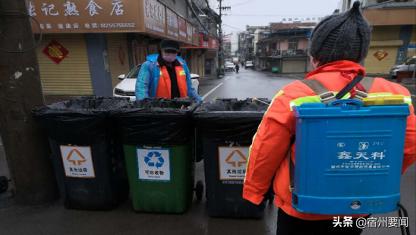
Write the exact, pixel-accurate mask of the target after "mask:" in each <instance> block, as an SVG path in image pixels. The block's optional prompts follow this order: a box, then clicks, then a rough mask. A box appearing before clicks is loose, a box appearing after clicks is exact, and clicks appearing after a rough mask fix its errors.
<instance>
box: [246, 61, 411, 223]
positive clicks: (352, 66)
mask: <svg viewBox="0 0 416 235" xmlns="http://www.w3.org/2000/svg"><path fill="white" fill-rule="evenodd" d="M359 73H360V74H365V69H364V68H363V67H362V66H361V65H359V64H357V63H354V62H351V61H346V60H343V61H335V62H332V63H329V64H326V65H323V66H321V67H319V68H317V69H316V70H314V71H312V72H310V73H309V74H307V76H306V79H316V80H318V81H319V82H321V83H322V84H323V85H324V86H325V87H326V88H327V89H328V90H329V91H333V92H339V91H340V90H341V89H342V88H343V87H344V86H346V85H347V84H348V83H349V82H350V81H351V80H352V79H354V77H356V76H357V74H359ZM366 92H367V93H368V94H369V95H371V94H375V93H391V94H392V95H404V96H406V97H407V99H408V100H410V97H411V96H410V93H409V91H408V90H407V89H406V88H404V87H403V86H401V85H399V84H397V83H393V82H389V81H387V80H385V79H383V78H375V79H374V82H373V84H372V86H371V88H370V89H369V90H368V91H366ZM316 95H318V94H315V93H314V92H313V91H312V90H311V89H310V88H309V87H308V86H306V85H305V84H304V83H302V82H301V81H295V82H292V83H290V84H289V85H287V86H285V87H284V88H283V89H282V90H281V91H279V92H278V93H277V94H276V96H275V97H274V98H273V100H272V103H271V104H270V106H269V108H268V110H267V111H266V113H265V114H264V116H263V120H262V122H261V123H260V125H259V127H258V130H257V133H256V134H255V136H254V137H253V143H252V145H251V147H250V154H249V161H248V164H247V170H246V177H245V180H244V188H243V198H244V199H246V200H249V201H250V202H252V203H254V204H257V205H258V204H260V203H261V202H262V200H263V198H264V195H265V194H266V192H267V191H268V189H269V187H270V185H271V184H273V189H274V192H275V197H274V204H275V205H276V206H277V207H279V208H280V209H282V210H283V211H284V212H286V213H287V214H289V215H291V216H293V217H297V218H300V219H304V220H333V216H332V215H317V214H308V213H301V212H298V211H297V210H296V209H294V208H293V207H292V194H291V192H290V190H289V184H290V176H289V161H288V160H287V152H288V150H289V148H290V149H291V151H292V157H294V156H295V154H296V153H295V152H294V150H295V147H294V145H292V146H289V145H290V139H291V137H292V136H293V135H295V117H294V113H293V112H292V111H291V110H292V108H291V104H293V101H296V99H299V98H301V97H308V96H316ZM295 103H296V102H295ZM409 109H410V115H409V116H408V118H407V128H406V137H405V149H404V156H403V157H404V160H403V168H402V173H403V172H404V171H405V170H406V168H407V167H409V166H410V165H411V164H412V163H414V162H415V161H416V117H415V114H414V107H413V106H412V105H411V102H410V104H409ZM294 162H295V161H294ZM295 164H296V162H295Z"/></svg>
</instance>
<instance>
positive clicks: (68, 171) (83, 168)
mask: <svg viewBox="0 0 416 235" xmlns="http://www.w3.org/2000/svg"><path fill="white" fill-rule="evenodd" d="M60 148H61V156H62V162H63V165H64V170H65V175H66V176H67V177H74V178H95V171H94V164H93V162H92V155H91V147H89V146H65V145H61V146H60Z"/></svg>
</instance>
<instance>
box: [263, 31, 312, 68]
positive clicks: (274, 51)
mask: <svg viewBox="0 0 416 235" xmlns="http://www.w3.org/2000/svg"><path fill="white" fill-rule="evenodd" d="M314 25H315V23H271V24H270V31H271V32H270V34H269V35H268V36H267V37H266V38H264V39H262V40H260V41H259V42H258V43H257V51H256V60H258V61H259V62H258V64H257V69H258V70H267V71H272V72H280V73H305V72H307V71H309V70H310V63H309V56H308V41H309V38H310V35H311V32H312V29H313V27H314Z"/></svg>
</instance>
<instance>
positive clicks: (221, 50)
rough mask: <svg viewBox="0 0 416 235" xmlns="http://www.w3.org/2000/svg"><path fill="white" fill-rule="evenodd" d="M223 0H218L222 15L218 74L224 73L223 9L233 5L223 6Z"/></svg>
mask: <svg viewBox="0 0 416 235" xmlns="http://www.w3.org/2000/svg"><path fill="white" fill-rule="evenodd" d="M222 1H223V0H218V2H219V15H220V22H219V25H218V37H219V40H218V41H219V44H220V45H219V49H218V76H220V75H224V70H223V69H222V67H223V66H224V45H223V35H222V11H223V10H231V7H230V6H228V7H223V6H222Z"/></svg>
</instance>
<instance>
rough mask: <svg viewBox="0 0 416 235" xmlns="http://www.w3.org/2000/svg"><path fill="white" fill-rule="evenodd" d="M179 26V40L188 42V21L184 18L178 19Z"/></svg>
mask: <svg viewBox="0 0 416 235" xmlns="http://www.w3.org/2000/svg"><path fill="white" fill-rule="evenodd" d="M178 26H179V40H181V41H186V40H187V37H186V30H187V28H186V20H185V19H184V18H182V17H178Z"/></svg>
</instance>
